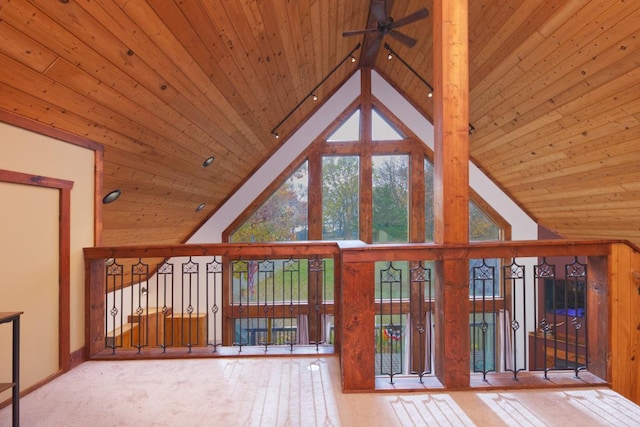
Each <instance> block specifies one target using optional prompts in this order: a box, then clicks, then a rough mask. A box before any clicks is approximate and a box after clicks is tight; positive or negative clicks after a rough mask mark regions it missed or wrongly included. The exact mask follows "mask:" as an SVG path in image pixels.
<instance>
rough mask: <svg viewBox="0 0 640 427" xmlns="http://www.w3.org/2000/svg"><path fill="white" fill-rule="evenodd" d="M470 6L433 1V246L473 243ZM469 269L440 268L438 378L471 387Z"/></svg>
mask: <svg viewBox="0 0 640 427" xmlns="http://www.w3.org/2000/svg"><path fill="white" fill-rule="evenodd" d="M468 18H469V13H468V2H467V0H434V2H433V52H434V83H435V84H434V88H435V91H434V128H435V135H434V136H435V149H434V157H435V159H434V203H435V206H434V211H435V230H434V240H435V242H436V243H441V244H467V243H468V242H469V55H468V48H469V46H468ZM468 271H469V263H468V260H443V261H439V262H437V263H436V295H435V297H436V310H435V340H436V345H435V349H436V354H435V374H436V376H437V377H438V379H439V380H440V381H441V382H442V383H443V384H444V385H445V387H447V388H450V389H462V388H467V387H469V372H470V370H469V273H468Z"/></svg>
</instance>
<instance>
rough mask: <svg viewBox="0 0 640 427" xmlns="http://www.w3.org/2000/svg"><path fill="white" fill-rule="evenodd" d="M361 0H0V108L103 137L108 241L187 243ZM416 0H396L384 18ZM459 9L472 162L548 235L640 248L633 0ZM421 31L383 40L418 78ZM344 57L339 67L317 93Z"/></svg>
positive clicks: (341, 75)
mask: <svg viewBox="0 0 640 427" xmlns="http://www.w3.org/2000/svg"><path fill="white" fill-rule="evenodd" d="M375 1H380V0H375ZM369 6H370V0H298V1H282V0H258V1H254V0H243V1H228V0H206V1H205V0H186V1H179V0H146V1H145V0H0V65H1V66H0V109H2V110H5V111H6V112H10V113H13V114H17V115H19V116H23V117H26V118H29V119H32V120H36V121H38V122H41V123H43V124H45V125H48V126H51V127H53V128H56V129H61V130H64V131H67V132H70V133H72V134H76V135H80V136H82V137H85V138H88V139H90V140H93V141H96V142H99V143H101V144H104V146H105V164H104V192H105V193H106V192H107V191H109V190H111V189H114V188H120V189H122V190H123V196H122V197H121V198H120V200H118V202H117V203H113V204H111V205H105V207H104V244H105V245H120V244H140V243H149V244H151V243H179V242H183V241H185V239H186V238H187V237H188V236H189V235H190V234H191V233H192V232H193V231H194V230H195V229H196V228H197V227H198V226H199V225H200V224H201V223H202V221H204V220H205V219H206V217H207V215H208V214H210V213H211V212H213V211H214V210H215V209H216V207H217V206H219V205H220V204H221V203H222V202H223V201H224V200H225V199H226V198H227V197H228V196H229V195H230V194H232V192H233V191H234V190H235V189H237V188H238V187H239V186H240V185H241V184H242V182H243V181H244V180H245V179H246V178H247V177H248V176H249V175H250V174H251V173H252V172H253V171H254V170H255V169H256V168H257V167H259V166H260V165H261V164H262V163H263V162H264V161H265V159H266V158H267V157H268V156H269V155H270V154H271V153H273V152H274V150H276V149H277V148H278V147H279V144H281V143H282V142H283V141H284V140H286V136H287V135H288V134H290V132H291V131H292V130H293V129H295V127H296V126H297V125H298V124H299V123H300V122H301V121H302V120H304V118H305V117H307V116H308V115H309V114H311V113H312V112H313V109H314V108H316V107H317V105H318V104H316V103H313V102H312V101H309V102H304V103H303V104H302V106H301V107H300V108H299V109H298V110H296V112H295V113H294V114H293V115H292V116H291V117H289V118H288V119H287V120H286V121H285V123H283V125H282V126H281V127H280V128H279V130H278V131H279V133H280V134H281V135H282V138H280V139H275V138H274V137H273V135H271V130H272V129H273V128H274V126H275V125H276V124H277V123H279V122H280V121H281V120H282V119H283V118H284V117H285V116H286V115H287V114H288V113H289V112H290V111H292V109H293V108H294V107H295V106H296V105H297V104H298V103H299V102H300V101H301V100H302V99H303V98H304V97H305V96H306V95H307V94H308V93H309V92H310V91H311V90H312V89H313V88H314V87H315V86H316V85H317V84H318V83H319V82H320V81H321V80H322V79H323V78H324V77H325V76H327V75H328V74H329V72H330V71H331V70H332V69H333V68H334V67H335V66H336V65H337V64H338V63H340V61H341V60H342V59H343V58H344V57H345V56H346V55H347V54H348V53H349V52H350V51H351V50H352V49H353V48H354V47H355V46H356V44H357V43H358V42H364V40H365V39H364V36H362V35H360V36H351V37H343V36H342V32H343V31H345V30H354V29H360V28H364V27H366V26H367V24H368V23H369ZM423 7H426V8H428V9H429V10H432V7H431V1H428V0H427V1H425V0H403V1H399V0H396V1H395V2H393V4H392V7H391V12H390V15H391V16H393V17H394V18H396V20H397V19H400V18H402V17H404V16H407V15H408V14H410V13H412V12H414V11H416V10H418V9H420V8H423ZM469 11H470V28H469V42H470V90H471V93H470V103H471V105H470V120H471V124H472V126H473V127H474V129H475V130H474V132H473V133H472V135H471V138H470V143H471V156H472V158H473V160H474V161H475V162H476V164H477V165H478V166H479V167H480V168H481V169H483V170H484V171H485V172H486V173H488V174H489V175H490V176H491V177H492V178H493V179H494V180H495V181H496V182H497V183H498V184H499V185H500V186H501V187H502V188H504V189H505V190H506V191H507V192H508V193H509V194H510V195H511V196H512V197H513V198H514V199H515V200H516V201H517V203H519V204H520V205H521V206H522V207H523V208H524V209H525V210H526V211H528V212H529V213H530V214H531V215H532V216H533V217H534V218H535V219H536V220H538V221H539V222H540V223H541V224H543V225H545V226H546V227H548V228H549V229H551V230H553V231H555V232H557V233H559V234H561V235H562V236H564V237H567V238H577V239H581V238H623V239H629V240H631V241H633V242H635V243H637V244H640V167H639V166H638V165H639V164H640V163H639V161H640V124H639V120H640V67H639V65H640V53H639V52H638V50H639V49H640V25H638V22H640V2H637V1H615V0H606V1H605V0H567V1H563V2H558V1H553V0H526V1H524V2H523V1H516V0H470V2H469ZM431 27H432V26H431V17H429V18H427V19H423V20H420V21H418V22H415V23H412V24H409V25H406V26H404V27H402V29H401V30H402V32H403V33H404V34H406V35H408V36H410V37H413V38H415V39H416V40H417V44H416V45H415V46H414V47H411V48H409V47H406V46H404V45H403V44H402V43H400V42H399V41H398V40H397V39H396V38H394V37H391V36H390V35H387V36H385V38H384V40H383V41H384V42H386V43H388V44H389V45H390V46H391V47H392V49H393V50H394V51H395V52H396V53H397V55H399V56H400V57H401V58H403V59H404V60H405V61H406V62H407V63H408V64H409V65H410V67H411V68H412V69H413V70H415V71H416V72H417V73H418V75H420V77H422V78H424V79H426V81H428V82H430V81H432V33H431ZM361 51H362V49H361V50H359V51H358V52H356V55H359V54H360V53H361ZM373 64H374V65H373V67H374V69H375V70H377V71H378V72H379V73H380V74H382V75H383V76H385V77H386V78H387V79H388V80H389V81H390V82H391V83H392V84H393V85H394V86H395V87H396V88H398V90H400V91H401V92H403V93H404V94H405V95H406V96H407V98H409V99H410V100H411V102H412V103H413V104H414V105H416V106H417V107H418V108H419V109H420V110H422V111H423V112H424V114H425V115H427V116H428V117H430V116H431V113H432V101H431V99H430V98H428V97H427V96H426V94H427V92H428V91H427V90H426V87H425V85H424V83H423V82H422V81H421V80H420V79H419V78H418V77H416V75H415V74H414V73H412V72H411V70H410V69H409V68H407V67H406V66H405V65H404V64H402V63H401V61H398V60H387V59H386V52H385V51H384V49H381V50H380V51H379V52H378V55H377V57H375V58H374V61H373ZM357 66H358V63H357V62H356V63H354V64H352V63H351V62H350V61H349V62H346V63H345V64H343V65H342V66H341V67H339V68H338V69H337V71H336V72H335V73H333V74H332V75H331V76H330V77H329V78H328V79H327V80H326V82H324V83H323V84H322V85H321V86H320V88H319V89H318V91H317V95H318V96H319V97H320V100H322V99H323V97H327V96H329V95H330V94H331V93H332V92H333V91H334V90H335V89H336V88H337V87H338V86H339V85H340V84H341V83H342V82H343V81H344V80H345V79H346V78H348V77H349V76H350V75H351V73H353V72H354V71H355V70H356V68H357ZM3 142H4V141H3ZM209 156H215V158H216V160H215V162H214V163H213V165H211V166H209V167H207V168H205V167H203V166H202V163H203V161H204V160H205V159H206V158H208V157H209ZM200 203H205V204H206V207H205V209H204V210H203V211H201V212H196V207H197V206H198V205H199V204H200Z"/></svg>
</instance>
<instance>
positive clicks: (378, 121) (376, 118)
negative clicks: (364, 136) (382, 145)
mask: <svg viewBox="0 0 640 427" xmlns="http://www.w3.org/2000/svg"><path fill="white" fill-rule="evenodd" d="M372 113H373V114H372V115H371V136H372V138H373V140H374V141H396V140H399V139H404V138H405V137H404V136H403V135H402V134H401V133H400V132H399V131H398V130H396V129H395V128H394V127H393V126H391V124H390V123H389V122H388V121H387V119H386V118H384V117H383V116H382V115H380V113H378V112H377V111H376V110H372Z"/></svg>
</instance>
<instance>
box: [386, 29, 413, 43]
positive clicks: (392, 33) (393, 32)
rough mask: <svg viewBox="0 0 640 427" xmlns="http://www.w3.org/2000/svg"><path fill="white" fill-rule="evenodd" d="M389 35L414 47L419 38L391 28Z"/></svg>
mask: <svg viewBox="0 0 640 427" xmlns="http://www.w3.org/2000/svg"><path fill="white" fill-rule="evenodd" d="M389 35H390V36H391V37H393V38H394V39H396V40H398V41H399V42H400V43H402V44H403V45H405V46H407V47H413V46H415V44H416V42H417V40H416V39H414V38H413V37H409V36H408V35H406V34H402V33H401V32H400V31H396V30H391V31H390V32H389Z"/></svg>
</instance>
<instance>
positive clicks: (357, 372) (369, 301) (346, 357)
mask: <svg viewBox="0 0 640 427" xmlns="http://www.w3.org/2000/svg"><path fill="white" fill-rule="evenodd" d="M342 265H343V267H344V268H343V270H342V271H343V275H342V289H341V293H342V298H341V319H340V322H339V327H340V330H341V340H342V341H341V346H340V347H341V350H340V359H341V363H340V364H341V366H342V389H343V390H344V391H367V390H374V389H375V337H374V312H375V307H374V298H375V286H374V279H375V278H374V263H372V262H358V263H347V264H344V263H343V264H342Z"/></svg>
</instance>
